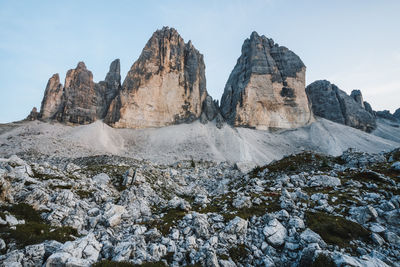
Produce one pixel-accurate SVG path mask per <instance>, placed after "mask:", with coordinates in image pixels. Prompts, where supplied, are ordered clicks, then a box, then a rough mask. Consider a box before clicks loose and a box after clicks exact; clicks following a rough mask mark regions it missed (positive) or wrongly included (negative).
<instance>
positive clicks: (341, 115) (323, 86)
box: [306, 80, 376, 132]
mask: <svg viewBox="0 0 400 267" xmlns="http://www.w3.org/2000/svg"><path fill="white" fill-rule="evenodd" d="M306 93H307V95H308V98H309V100H310V101H311V107H312V110H313V112H314V114H315V115H316V116H319V117H322V118H325V119H328V120H331V121H334V122H337V123H341V124H345V125H348V126H351V127H353V128H356V129H360V130H363V131H366V132H371V131H372V130H374V129H375V128H376V120H375V118H374V116H373V115H372V114H371V113H370V112H368V111H367V110H366V109H364V107H363V105H361V102H360V101H362V95H361V92H355V93H353V96H354V98H357V101H356V100H354V98H353V97H351V96H349V95H347V94H346V92H344V91H342V90H340V89H339V88H338V87H337V86H336V85H334V84H331V83H330V82H329V81H326V80H319V81H315V82H313V83H311V84H310V85H308V86H307V87H306Z"/></svg>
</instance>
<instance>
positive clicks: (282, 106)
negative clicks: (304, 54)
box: [221, 32, 313, 129]
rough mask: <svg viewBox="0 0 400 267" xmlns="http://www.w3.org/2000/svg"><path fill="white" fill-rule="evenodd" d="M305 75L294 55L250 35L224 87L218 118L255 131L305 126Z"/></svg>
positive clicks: (309, 116) (308, 115) (307, 112)
mask: <svg viewBox="0 0 400 267" xmlns="http://www.w3.org/2000/svg"><path fill="white" fill-rule="evenodd" d="M305 72H306V67H305V65H304V64H303V62H302V61H301V59H300V58H299V57H298V56H297V55H296V54H295V53H293V52H292V51H290V50H289V49H287V48H286V47H283V46H279V45H278V44H275V43H274V41H273V40H272V39H268V38H266V37H265V36H259V35H258V34H257V33H256V32H253V33H252V34H251V36H250V38H249V39H246V40H245V42H244V44H243V46H242V54H241V56H240V57H239V59H238V60H237V63H236V66H235V67H234V69H233V71H232V73H231V74H230V76H229V79H228V81H227V83H226V85H225V89H224V93H223V95H222V99H221V112H222V115H223V116H224V117H225V118H226V120H227V121H228V122H229V123H230V124H231V125H234V126H243V127H252V128H257V129H269V128H296V127H300V126H304V125H306V124H308V123H309V122H311V121H312V120H313V115H312V112H311V109H310V107H309V103H308V100H307V95H306V93H305Z"/></svg>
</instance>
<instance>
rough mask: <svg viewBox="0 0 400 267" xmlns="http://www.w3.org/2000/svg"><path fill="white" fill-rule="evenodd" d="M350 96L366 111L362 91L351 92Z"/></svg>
mask: <svg viewBox="0 0 400 267" xmlns="http://www.w3.org/2000/svg"><path fill="white" fill-rule="evenodd" d="M350 96H351V97H352V98H353V99H354V101H356V102H357V103H358V104H360V105H361V107H362V108H364V109H365V106H364V100H363V96H362V94H361V91H360V90H353V91H351V94H350Z"/></svg>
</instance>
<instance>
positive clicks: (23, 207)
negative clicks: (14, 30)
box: [0, 149, 400, 266]
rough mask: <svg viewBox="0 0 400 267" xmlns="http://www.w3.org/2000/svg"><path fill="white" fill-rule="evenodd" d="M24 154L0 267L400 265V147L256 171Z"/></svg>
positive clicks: (4, 212) (4, 190)
mask: <svg viewBox="0 0 400 267" xmlns="http://www.w3.org/2000/svg"><path fill="white" fill-rule="evenodd" d="M19 156H20V158H19V157H17V156H11V157H10V158H7V159H0V185H1V187H0V188H1V192H0V199H1V212H0V237H1V239H0V249H1V253H2V255H1V256H0V264H1V266H41V265H43V266H90V265H94V266H118V264H120V266H135V265H144V266H164V265H170V266H185V265H186V266H335V265H336V266H399V265H400V237H399V236H400V227H399V225H400V179H399V178H400V162H399V161H400V150H399V149H397V150H394V151H392V152H390V153H387V154H366V153H359V152H353V151H350V150H349V151H346V152H345V153H343V155H342V156H340V157H331V156H324V155H320V154H314V153H311V152H304V153H301V154H297V155H292V156H288V157H286V158H284V159H282V160H280V161H275V162H272V163H271V164H269V165H266V166H264V167H257V168H255V169H249V168H248V166H246V165H245V164H243V163H241V164H239V163H238V164H236V165H235V166H232V165H229V164H227V163H218V164H217V163H211V162H204V161H202V162H200V161H181V162H178V163H175V164H172V165H156V164H153V163H151V162H147V161H138V160H133V159H130V158H122V157H116V156H92V157H83V158H75V159H69V158H58V159H56V158H51V159H47V160H48V161H50V162H47V161H46V157H39V155H37V156H33V155H32V154H31V155H30V156H29V157H28V156H24V155H23V154H21V155H19ZM21 158H24V160H23V159H21Z"/></svg>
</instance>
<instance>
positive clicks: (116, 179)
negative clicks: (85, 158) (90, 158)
mask: <svg viewBox="0 0 400 267" xmlns="http://www.w3.org/2000/svg"><path fill="white" fill-rule="evenodd" d="M129 168H130V167H129V166H118V165H109V164H93V165H88V166H86V168H85V171H86V173H87V174H88V175H89V176H94V175H97V174H99V173H106V174H107V175H108V176H110V178H111V183H112V184H113V185H114V187H115V188H116V189H117V190H118V191H123V190H125V189H126V186H124V185H122V182H123V181H124V177H123V175H124V173H125V172H126V171H127V170H128V169H129Z"/></svg>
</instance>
